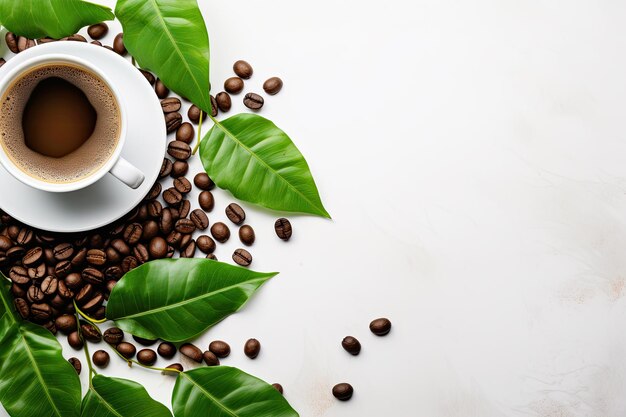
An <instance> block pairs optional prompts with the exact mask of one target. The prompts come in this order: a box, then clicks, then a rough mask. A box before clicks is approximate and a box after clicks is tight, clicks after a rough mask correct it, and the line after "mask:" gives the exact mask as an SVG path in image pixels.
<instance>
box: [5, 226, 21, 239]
mask: <svg viewBox="0 0 626 417" xmlns="http://www.w3.org/2000/svg"><path fill="white" fill-rule="evenodd" d="M7 233H8V236H9V237H10V238H11V239H13V240H15V239H17V235H19V234H20V228H19V227H18V226H16V225H11V226H9V227H8V228H7Z"/></svg>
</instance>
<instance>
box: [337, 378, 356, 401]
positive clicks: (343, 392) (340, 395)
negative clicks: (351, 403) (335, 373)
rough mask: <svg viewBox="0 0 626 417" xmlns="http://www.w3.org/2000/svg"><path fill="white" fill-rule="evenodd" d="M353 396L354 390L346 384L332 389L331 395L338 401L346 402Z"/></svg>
mask: <svg viewBox="0 0 626 417" xmlns="http://www.w3.org/2000/svg"><path fill="white" fill-rule="evenodd" d="M352 394H354V388H352V385H350V384H348V383H345V382H344V383H341V384H337V385H335V386H334V387H333V395H334V396H335V398H337V399H338V400H340V401H348V400H349V399H350V398H352Z"/></svg>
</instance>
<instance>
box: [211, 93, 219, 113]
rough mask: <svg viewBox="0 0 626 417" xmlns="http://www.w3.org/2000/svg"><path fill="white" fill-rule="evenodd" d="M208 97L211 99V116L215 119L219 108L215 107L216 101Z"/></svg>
mask: <svg viewBox="0 0 626 417" xmlns="http://www.w3.org/2000/svg"><path fill="white" fill-rule="evenodd" d="M209 97H210V99H211V116H213V117H217V113H218V109H219V107H217V100H215V97H213V96H212V95H211V96H209Z"/></svg>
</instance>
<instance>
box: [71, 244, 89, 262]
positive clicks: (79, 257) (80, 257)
mask: <svg viewBox="0 0 626 417" xmlns="http://www.w3.org/2000/svg"><path fill="white" fill-rule="evenodd" d="M86 259H87V248H82V249H81V250H79V251H78V252H77V253H76V255H74V257H73V258H72V260H71V261H70V265H71V266H80V265H82V264H83V263H84V262H85V260H86Z"/></svg>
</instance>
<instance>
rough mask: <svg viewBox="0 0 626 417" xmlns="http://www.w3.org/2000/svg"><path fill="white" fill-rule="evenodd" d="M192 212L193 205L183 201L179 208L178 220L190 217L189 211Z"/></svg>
mask: <svg viewBox="0 0 626 417" xmlns="http://www.w3.org/2000/svg"><path fill="white" fill-rule="evenodd" d="M190 210H191V203H190V202H189V200H183V201H181V202H180V205H179V206H178V218H179V219H183V218H185V217H187V216H188V215H189V211H190Z"/></svg>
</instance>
